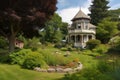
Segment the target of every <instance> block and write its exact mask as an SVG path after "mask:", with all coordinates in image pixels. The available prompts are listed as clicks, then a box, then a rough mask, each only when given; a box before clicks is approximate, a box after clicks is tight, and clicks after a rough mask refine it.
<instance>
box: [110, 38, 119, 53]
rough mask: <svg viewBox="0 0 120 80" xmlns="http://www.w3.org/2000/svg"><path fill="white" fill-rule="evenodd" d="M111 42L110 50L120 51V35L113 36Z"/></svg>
mask: <svg viewBox="0 0 120 80" xmlns="http://www.w3.org/2000/svg"><path fill="white" fill-rule="evenodd" d="M109 44H110V46H111V48H110V50H114V51H118V52H119V51H120V36H115V37H113V38H112V39H111V40H110V41H109Z"/></svg>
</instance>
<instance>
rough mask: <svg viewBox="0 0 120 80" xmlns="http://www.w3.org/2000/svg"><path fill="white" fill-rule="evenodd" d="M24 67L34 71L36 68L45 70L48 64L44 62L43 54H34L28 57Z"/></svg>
mask: <svg viewBox="0 0 120 80" xmlns="http://www.w3.org/2000/svg"><path fill="white" fill-rule="evenodd" d="M22 66H23V67H25V68H28V69H34V68H35V67H41V68H45V67H47V64H46V63H45V61H44V60H43V56H42V55H41V54H39V53H37V52H32V53H31V54H29V55H28V56H27V58H26V59H25V61H24V62H23V65H22Z"/></svg>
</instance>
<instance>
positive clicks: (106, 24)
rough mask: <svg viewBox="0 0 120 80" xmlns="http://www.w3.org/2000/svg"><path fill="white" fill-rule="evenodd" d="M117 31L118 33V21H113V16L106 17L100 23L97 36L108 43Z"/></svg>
mask: <svg viewBox="0 0 120 80" xmlns="http://www.w3.org/2000/svg"><path fill="white" fill-rule="evenodd" d="M116 33H118V29H117V22H113V21H112V20H111V18H105V19H103V20H102V21H101V22H100V23H99V24H98V28H97V33H96V38H97V39H99V40H101V42H102V43H108V41H109V40H110V39H111V38H112V37H113V36H114V35H115V34H116Z"/></svg>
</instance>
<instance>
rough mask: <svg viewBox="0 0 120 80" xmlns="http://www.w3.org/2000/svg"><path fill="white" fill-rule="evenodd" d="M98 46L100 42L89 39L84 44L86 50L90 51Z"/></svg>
mask: <svg viewBox="0 0 120 80" xmlns="http://www.w3.org/2000/svg"><path fill="white" fill-rule="evenodd" d="M100 44H101V42H100V41H99V40H95V39H91V40H89V41H88V42H87V43H86V45H87V48H88V49H90V50H92V49H94V48H95V47H97V46H99V45H100Z"/></svg>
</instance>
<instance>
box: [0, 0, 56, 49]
mask: <svg viewBox="0 0 120 80" xmlns="http://www.w3.org/2000/svg"><path fill="white" fill-rule="evenodd" d="M56 3H57V0H12V1H11V0H4V1H0V34H1V35H2V36H4V37H6V38H7V39H8V40H9V48H10V51H13V50H14V41H15V36H16V35H17V33H18V32H19V31H20V30H22V31H24V32H25V33H26V34H27V35H30V36H31V35H32V34H31V33H32V32H35V31H34V30H38V28H41V27H42V25H43V24H44V22H45V21H46V20H47V19H50V16H51V15H53V14H54V12H55V10H56ZM29 33H30V34H29Z"/></svg>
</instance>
